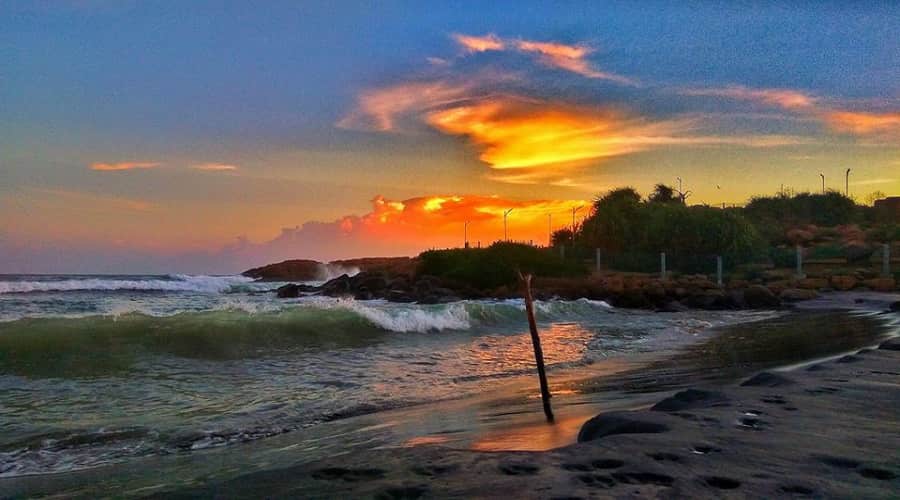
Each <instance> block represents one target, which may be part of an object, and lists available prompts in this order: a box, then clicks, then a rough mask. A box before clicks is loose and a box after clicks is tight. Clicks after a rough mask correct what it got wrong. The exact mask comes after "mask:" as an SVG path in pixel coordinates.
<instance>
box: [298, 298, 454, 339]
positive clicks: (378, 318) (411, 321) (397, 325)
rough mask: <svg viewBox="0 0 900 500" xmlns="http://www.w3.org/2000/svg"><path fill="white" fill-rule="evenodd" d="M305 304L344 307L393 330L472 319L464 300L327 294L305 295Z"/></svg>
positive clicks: (449, 327) (429, 327) (414, 329)
mask: <svg viewBox="0 0 900 500" xmlns="http://www.w3.org/2000/svg"><path fill="white" fill-rule="evenodd" d="M300 303H301V304H302V305H303V306H305V307H313V308H318V309H344V310H348V311H351V312H353V313H355V314H358V315H360V316H362V317H363V318H365V319H367V320H368V321H369V322H371V323H372V324H374V325H376V326H378V327H379V328H382V329H384V330H388V331H392V332H400V333H405V332H420V333H427V332H433V331H441V330H468V329H469V328H471V327H472V320H471V318H470V316H469V312H468V311H467V310H466V303H465V302H455V303H452V304H441V305H417V304H404V305H395V304H390V303H388V302H385V301H365V302H361V301H356V300H353V299H334V298H329V297H308V298H305V299H302V301H301V302H300Z"/></svg>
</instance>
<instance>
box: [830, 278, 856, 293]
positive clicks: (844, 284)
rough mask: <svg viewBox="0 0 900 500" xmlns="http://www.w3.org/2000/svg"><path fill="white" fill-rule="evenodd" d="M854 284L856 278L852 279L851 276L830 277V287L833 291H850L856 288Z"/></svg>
mask: <svg viewBox="0 0 900 500" xmlns="http://www.w3.org/2000/svg"><path fill="white" fill-rule="evenodd" d="M856 283H857V281H856V278H854V277H853V276H842V275H838V276H832V277H831V287H832V288H834V289H835V290H842V291H847V290H852V289H853V288H854V287H856Z"/></svg>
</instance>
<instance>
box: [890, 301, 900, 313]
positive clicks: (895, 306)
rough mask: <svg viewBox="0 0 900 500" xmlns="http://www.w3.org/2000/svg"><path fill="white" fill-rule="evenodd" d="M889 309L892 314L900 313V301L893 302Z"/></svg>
mask: <svg viewBox="0 0 900 500" xmlns="http://www.w3.org/2000/svg"><path fill="white" fill-rule="evenodd" d="M888 309H889V310H890V311H892V312H900V300H898V301H897V302H893V303H892V304H891V306H890V307H888Z"/></svg>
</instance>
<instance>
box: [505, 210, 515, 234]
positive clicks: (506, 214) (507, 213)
mask: <svg viewBox="0 0 900 500" xmlns="http://www.w3.org/2000/svg"><path fill="white" fill-rule="evenodd" d="M512 211H513V209H512V208H510V209H509V210H507V211H505V212H503V241H509V236H508V233H507V232H506V218H507V217H508V216H509V213H510V212H512Z"/></svg>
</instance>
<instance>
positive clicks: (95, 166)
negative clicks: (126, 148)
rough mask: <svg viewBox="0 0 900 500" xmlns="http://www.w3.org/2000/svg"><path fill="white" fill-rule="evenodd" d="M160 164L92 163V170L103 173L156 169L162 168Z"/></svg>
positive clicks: (148, 162)
mask: <svg viewBox="0 0 900 500" xmlns="http://www.w3.org/2000/svg"><path fill="white" fill-rule="evenodd" d="M160 165H161V163H159V162H150V161H144V162H139V161H126V162H119V163H91V165H90V166H91V170H97V171H101V172H115V171H120V170H135V169H140V168H156V167H158V166H160Z"/></svg>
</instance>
